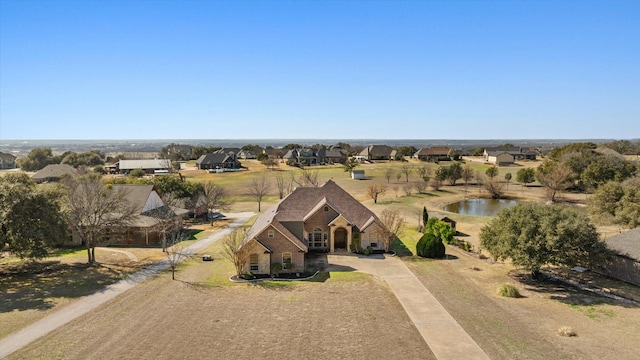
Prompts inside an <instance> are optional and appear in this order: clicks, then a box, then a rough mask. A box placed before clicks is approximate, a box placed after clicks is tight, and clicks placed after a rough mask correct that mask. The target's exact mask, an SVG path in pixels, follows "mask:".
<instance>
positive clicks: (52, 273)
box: [0, 261, 125, 313]
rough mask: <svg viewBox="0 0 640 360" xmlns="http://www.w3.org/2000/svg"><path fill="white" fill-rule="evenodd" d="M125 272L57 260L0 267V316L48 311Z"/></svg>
mask: <svg viewBox="0 0 640 360" xmlns="http://www.w3.org/2000/svg"><path fill="white" fill-rule="evenodd" d="M124 274H125V272H124V271H123V270H122V269H120V268H118V267H114V266H110V265H108V264H107V265H104V264H95V265H93V266H89V265H88V264H82V263H71V264H69V263H62V262H60V261H38V262H34V261H25V262H20V263H16V264H11V265H9V264H5V265H3V266H1V267H0V278H2V283H1V284H0V313H5V312H11V311H15V310H17V311H25V310H47V309H50V308H52V307H54V306H55V305H56V299H59V298H77V297H81V296H86V295H91V294H93V293H95V292H96V291H98V290H100V289H102V288H104V287H105V286H107V285H109V284H112V283H114V282H116V281H118V280H120V279H121V278H122V277H123V276H124Z"/></svg>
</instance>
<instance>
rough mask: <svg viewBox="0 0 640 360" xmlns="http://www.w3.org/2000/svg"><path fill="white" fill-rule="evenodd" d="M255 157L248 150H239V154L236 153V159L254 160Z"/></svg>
mask: <svg viewBox="0 0 640 360" xmlns="http://www.w3.org/2000/svg"><path fill="white" fill-rule="evenodd" d="M256 157H257V155H256V154H254V153H252V152H251V151H248V150H240V152H238V155H237V158H238V159H245V160H246V159H255V158H256Z"/></svg>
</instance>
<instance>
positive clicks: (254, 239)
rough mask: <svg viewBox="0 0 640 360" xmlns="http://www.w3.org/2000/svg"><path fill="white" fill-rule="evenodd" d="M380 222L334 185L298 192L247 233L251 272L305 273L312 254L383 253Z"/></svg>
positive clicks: (270, 210) (268, 211)
mask: <svg viewBox="0 0 640 360" xmlns="http://www.w3.org/2000/svg"><path fill="white" fill-rule="evenodd" d="M385 230H386V228H385V226H384V224H383V223H382V222H381V221H380V219H379V218H378V217H377V216H376V215H375V214H374V213H373V212H372V211H371V210H369V209H368V208H367V207H365V206H364V205H362V204H361V203H360V202H358V200H356V199H355V198H353V197H352V196H351V195H349V193H347V192H346V191H344V190H343V189H342V188H341V187H339V186H338V185H337V184H336V183H335V182H333V181H331V180H329V181H328V182H327V183H325V184H324V185H323V186H321V187H302V188H297V189H296V190H294V191H293V192H292V193H291V194H289V195H288V196H287V197H285V198H284V199H282V200H280V202H279V203H278V204H276V205H275V206H273V207H272V208H270V209H269V210H267V211H265V212H264V213H262V214H261V215H260V216H259V217H258V219H257V220H256V221H255V223H254V224H253V225H252V226H251V229H249V232H248V234H247V236H246V237H245V239H244V241H243V243H242V245H241V246H242V247H241V248H242V249H245V250H247V251H248V253H249V257H248V263H247V264H246V265H247V266H246V269H247V271H251V272H253V273H254V274H270V273H271V266H272V264H276V263H277V264H280V265H282V267H283V272H302V271H304V269H305V254H307V253H308V252H334V251H347V250H348V249H349V248H350V246H351V244H354V242H359V244H360V246H362V247H363V248H366V247H367V246H371V247H372V248H373V249H379V250H380V249H382V250H384V247H385V242H384V241H383V240H382V238H383V236H382V234H383V233H384V232H385Z"/></svg>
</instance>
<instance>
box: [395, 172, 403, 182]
mask: <svg viewBox="0 0 640 360" xmlns="http://www.w3.org/2000/svg"><path fill="white" fill-rule="evenodd" d="M400 179H402V171H398V172H396V182H400Z"/></svg>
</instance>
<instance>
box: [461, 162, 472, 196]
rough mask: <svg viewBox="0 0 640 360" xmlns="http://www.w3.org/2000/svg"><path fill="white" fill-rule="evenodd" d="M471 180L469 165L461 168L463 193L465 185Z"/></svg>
mask: <svg viewBox="0 0 640 360" xmlns="http://www.w3.org/2000/svg"><path fill="white" fill-rule="evenodd" d="M471 179H473V170H472V169H471V166H470V165H469V164H466V165H465V166H464V167H463V168H462V181H464V192H467V185H468V184H469V181H471Z"/></svg>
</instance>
